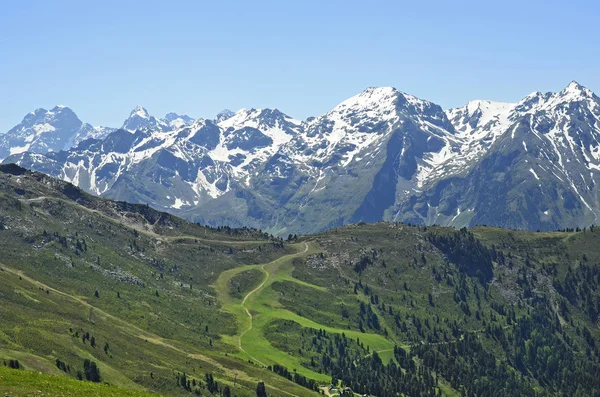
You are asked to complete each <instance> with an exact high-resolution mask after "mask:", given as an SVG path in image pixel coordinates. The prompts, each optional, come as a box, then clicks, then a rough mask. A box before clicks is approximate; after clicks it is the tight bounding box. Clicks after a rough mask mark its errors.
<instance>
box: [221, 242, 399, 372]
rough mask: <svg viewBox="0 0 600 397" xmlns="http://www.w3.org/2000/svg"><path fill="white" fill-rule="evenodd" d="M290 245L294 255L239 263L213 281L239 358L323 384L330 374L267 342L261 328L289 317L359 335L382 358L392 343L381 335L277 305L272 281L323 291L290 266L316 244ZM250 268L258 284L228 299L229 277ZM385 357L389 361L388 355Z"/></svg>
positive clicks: (322, 288) (325, 328)
mask: <svg viewBox="0 0 600 397" xmlns="http://www.w3.org/2000/svg"><path fill="white" fill-rule="evenodd" d="M293 246H294V248H296V249H297V253H295V254H289V255H286V256H284V257H281V258H279V259H277V260H275V261H273V262H270V263H267V264H264V265H249V266H241V267H238V268H235V269H231V270H227V271H225V272H223V273H221V275H220V276H219V278H218V279H217V281H216V283H215V290H216V291H218V299H219V300H220V301H221V302H222V304H223V306H222V309H223V310H225V311H227V312H229V313H232V314H233V315H235V317H236V320H237V324H238V332H237V333H236V335H233V336H231V337H228V338H224V340H225V341H227V342H229V343H230V344H232V345H234V346H237V347H238V348H239V349H240V353H239V356H240V357H244V358H247V359H249V360H252V361H254V362H256V363H258V364H261V365H263V366H269V365H273V364H279V365H283V366H285V367H287V368H288V369H289V370H291V371H296V372H297V373H299V374H300V375H304V376H306V377H308V378H312V379H315V380H318V381H320V382H324V383H327V382H328V381H330V380H331V377H330V376H327V375H324V374H319V373H316V372H313V371H311V370H309V369H307V368H305V367H303V366H302V364H301V362H300V360H299V358H298V357H294V356H291V355H289V354H287V353H286V352H284V351H281V350H278V349H276V348H274V347H273V346H272V345H271V344H270V343H269V341H268V340H267V339H266V338H265V336H264V329H265V327H266V326H267V325H268V324H269V323H270V322H271V321H272V320H274V319H284V320H291V321H294V322H296V323H298V324H300V325H301V326H303V327H308V328H314V329H317V330H318V329H323V330H325V331H327V332H329V333H338V334H342V333H344V334H346V336H348V337H350V338H360V340H361V341H363V343H364V344H365V345H367V346H369V348H370V349H371V350H375V351H382V352H384V356H383V357H384V358H385V357H386V355H385V353H387V352H390V351H392V350H393V346H394V345H393V344H392V342H390V341H388V340H387V339H385V338H384V337H382V336H381V335H375V334H364V333H361V332H357V331H352V330H347V329H341V328H332V327H328V326H325V325H322V324H319V323H316V322H314V321H312V320H310V319H307V318H305V317H302V316H299V315H298V314H296V313H294V312H291V311H290V310H287V309H285V308H283V307H282V306H281V305H280V304H278V297H277V292H276V291H274V290H273V289H272V288H271V287H272V285H273V283H276V282H284V281H285V282H293V283H298V284H300V285H302V286H305V287H309V288H312V289H313V290H314V293H315V294H317V296H318V294H319V293H325V292H326V291H327V289H326V288H324V287H322V286H317V285H313V284H310V283H307V282H304V281H301V280H298V279H296V278H294V277H293V276H292V272H293V266H292V264H291V263H292V261H293V259H294V258H299V257H303V256H308V255H313V254H315V253H318V252H320V251H319V249H318V247H317V246H316V244H315V243H313V242H310V241H309V242H303V243H298V244H294V245H293ZM251 269H259V270H260V271H261V272H263V274H264V279H263V281H262V282H261V284H260V285H259V286H258V287H256V288H255V289H253V290H252V291H250V292H248V293H247V294H246V295H245V297H244V298H243V299H241V300H240V299H235V298H232V297H231V296H230V294H229V293H228V291H229V289H228V288H227V286H228V284H229V283H230V281H231V279H232V278H234V277H235V276H236V275H238V274H240V273H242V272H245V271H248V270H251ZM387 357H388V361H389V355H388V356H387Z"/></svg>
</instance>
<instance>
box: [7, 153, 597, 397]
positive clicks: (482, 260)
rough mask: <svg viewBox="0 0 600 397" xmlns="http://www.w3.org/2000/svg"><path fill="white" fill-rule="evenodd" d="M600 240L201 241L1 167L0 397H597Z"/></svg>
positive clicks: (354, 234) (248, 233)
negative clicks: (154, 396)
mask: <svg viewBox="0 0 600 397" xmlns="http://www.w3.org/2000/svg"><path fill="white" fill-rule="evenodd" d="M599 283H600V230H598V229H597V228H595V227H593V226H591V227H588V228H583V229H565V230H561V231H555V232H527V231H517V230H509V229H499V228H491V227H483V226H481V227H473V228H470V229H465V228H463V229H455V228H452V227H439V226H411V225H409V224H403V223H396V222H390V223H388V222H379V223H371V224H367V223H358V224H354V225H347V226H342V227H338V228H334V229H331V230H328V231H325V232H321V233H318V234H311V235H292V234H290V235H288V236H285V237H277V236H273V235H270V234H268V233H265V232H262V231H261V230H257V229H251V228H230V227H206V226H202V225H199V224H195V223H190V222H188V221H185V220H183V219H180V218H177V217H175V216H173V215H169V214H167V213H165V212H160V211H156V210H154V209H152V208H151V207H149V206H148V205H144V204H130V203H126V202H119V201H112V200H109V199H106V198H100V197H96V196H92V195H90V194H88V193H85V192H84V191H82V190H80V189H79V188H77V187H75V186H74V185H72V184H70V183H68V182H64V181H61V180H58V179H55V178H52V177H49V176H47V175H45V174H42V173H39V172H32V171H28V170H26V169H24V168H21V167H19V166H16V165H14V164H7V165H2V166H0V394H1V393H3V395H8V396H12V397H16V396H150V395H162V396H190V397H191V396H207V397H208V396H220V397H221V396H222V397H232V396H239V397H242V396H248V397H251V396H258V397H264V396H281V397H289V396H302V397H304V396H307V397H308V396H316V395H318V394H322V395H326V396H328V397H333V396H340V397H350V396H354V395H356V396H358V395H361V396H363V395H367V396H427V397H437V396H597V395H600V377H599V376H598V374H600V329H599V328H598V316H599V314H600V292H599V289H598V284H599Z"/></svg>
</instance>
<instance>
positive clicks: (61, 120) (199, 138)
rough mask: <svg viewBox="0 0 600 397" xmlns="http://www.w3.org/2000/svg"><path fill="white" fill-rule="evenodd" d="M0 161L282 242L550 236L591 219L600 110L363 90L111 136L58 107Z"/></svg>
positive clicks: (579, 103) (139, 118)
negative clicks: (458, 231) (427, 233)
mask: <svg viewBox="0 0 600 397" xmlns="http://www.w3.org/2000/svg"><path fill="white" fill-rule="evenodd" d="M0 158H4V160H3V162H4V163H17V164H19V165H21V166H23V167H26V168H30V169H34V170H38V171H41V172H44V173H47V174H49V175H52V176H55V177H58V178H61V179H63V180H66V181H69V182H72V183H73V184H75V185H77V186H79V187H81V188H83V189H84V190H86V191H88V192H91V193H93V194H96V195H101V196H105V197H108V198H112V199H116V200H122V201H130V202H139V203H146V204H150V205H151V206H153V207H156V208H160V209H163V210H166V211H169V212H171V213H174V214H176V215H179V216H182V217H184V218H186V219H188V220H191V221H194V222H201V223H204V224H208V225H223V224H227V225H231V226H250V227H255V228H260V229H262V230H266V231H269V232H271V233H273V234H277V235H287V234H288V233H310V232H318V231H322V230H325V229H328V228H331V227H335V226H340V225H343V224H348V223H356V222H376V221H380V220H388V221H402V222H406V223H412V224H421V225H430V224H438V225H446V226H456V227H463V226H474V225H490V226H500V227H506V228H517V229H529V230H537V229H539V230H554V229H562V228H571V227H576V226H587V225H590V224H593V223H595V222H596V223H597V220H598V216H599V215H600V197H599V189H598V186H597V183H596V182H597V180H598V175H599V174H598V171H599V170H600V98H598V96H596V95H595V94H594V93H593V92H592V91H590V90H589V89H587V88H585V87H583V86H582V85H580V84H578V83H576V82H572V83H570V84H569V85H568V86H567V87H566V88H565V89H564V90H562V91H560V92H557V93H541V92H535V93H533V94H530V95H528V96H526V97H525V98H523V99H522V100H521V101H519V102H518V103H499V102H493V101H485V100H477V101H472V102H469V103H468V104H467V105H465V106H463V107H461V108H455V109H449V110H446V111H444V110H443V109H442V108H441V107H440V106H439V105H436V104H435V103H432V102H429V101H426V100H422V99H419V98H416V97H414V96H412V95H409V94H406V93H403V92H401V91H399V90H397V89H395V88H391V87H379V88H374V87H372V88H367V89H366V90H365V91H363V92H361V93H360V94H358V95H356V96H354V97H352V98H349V99H347V100H345V101H343V102H342V103H340V104H339V105H338V106H336V107H335V108H334V109H332V110H331V111H329V112H327V113H326V114H324V115H321V116H318V117H310V118H308V119H307V120H304V121H299V120H296V119H293V118H292V117H290V116H288V115H286V114H284V113H282V112H280V111H279V110H277V109H242V110H239V111H237V112H235V113H234V112H231V111H223V112H221V113H219V115H217V116H216V117H215V118H214V119H212V120H210V119H197V120H193V119H192V118H191V117H188V116H179V115H177V114H174V113H169V114H168V115H166V116H165V117H164V118H161V119H158V118H155V117H153V116H151V115H149V114H148V112H147V111H146V110H145V109H144V108H143V107H141V106H138V107H137V108H136V109H134V110H133V111H132V112H131V114H130V117H129V118H128V119H127V120H126V121H125V122H124V123H123V125H122V127H121V128H119V129H111V128H103V127H91V126H90V125H89V124H86V123H82V122H81V121H80V120H79V119H78V118H77V116H75V114H74V113H73V112H72V111H71V110H70V109H68V108H65V107H56V108H54V109H52V110H51V111H46V110H43V109H38V110H37V111H35V112H33V113H30V114H29V115H27V116H26V117H25V118H24V119H23V122H22V123H21V124H20V125H18V126H16V127H15V128H13V129H12V130H11V131H9V132H8V133H7V134H5V135H3V136H0Z"/></svg>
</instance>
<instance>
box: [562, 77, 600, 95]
mask: <svg viewBox="0 0 600 397" xmlns="http://www.w3.org/2000/svg"><path fill="white" fill-rule="evenodd" d="M562 93H563V94H575V95H579V96H585V97H590V96H592V95H593V93H592V91H591V90H589V89H588V88H586V87H584V86H582V85H581V84H579V83H578V82H576V81H575V80H573V81H571V82H570V83H569V85H568V86H567V88H565V89H564V90H563V91H562Z"/></svg>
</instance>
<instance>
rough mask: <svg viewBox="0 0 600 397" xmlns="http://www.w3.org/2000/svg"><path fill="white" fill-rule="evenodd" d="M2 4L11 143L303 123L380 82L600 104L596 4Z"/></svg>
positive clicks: (440, 91)
mask: <svg viewBox="0 0 600 397" xmlns="http://www.w3.org/2000/svg"><path fill="white" fill-rule="evenodd" d="M1 3H2V5H1V7H0V131H2V132H5V131H7V130H8V129H9V128H11V127H12V126H14V125H15V124H17V123H19V122H20V121H21V119H22V118H23V116H24V115H25V114H26V113H28V112H30V111H32V110H34V109H36V108H38V107H44V108H50V107H53V106H54V105H56V104H63V105H67V106H69V107H71V108H72V109H73V110H74V111H75V112H76V113H77V114H78V115H79V117H80V118H81V119H82V120H83V121H87V122H90V123H92V124H94V125H108V126H120V124H121V123H122V121H123V120H124V119H125V118H126V117H127V116H128V114H129V112H130V110H131V109H133V108H134V107H135V106H136V105H137V104H142V105H143V106H145V107H146V108H147V109H148V111H149V112H150V113H151V114H153V115H156V116H160V117H162V116H163V115H164V114H165V113H167V112H169V111H175V112H178V113H186V114H189V115H190V116H192V117H211V118H212V117H213V116H214V115H215V114H216V113H217V112H218V111H220V110H221V109H223V108H229V109H232V110H237V109H239V108H242V107H256V108H258V107H277V108H278V109H280V110H281V111H283V112H285V113H287V114H289V115H291V116H293V117H296V118H299V119H304V118H306V117H308V116H311V115H319V114H322V113H325V112H326V111H328V110H329V109H331V108H332V107H334V106H335V105H336V104H337V103H339V102H341V101H342V100H344V99H346V98H347V97H350V96H352V95H354V94H356V93H358V92H360V91H362V90H363V89H364V88H366V87H368V86H394V87H396V88H398V89H400V90H402V91H405V92H408V93H411V94H413V95H416V96H418V97H420V98H424V99H428V100H431V101H433V102H436V103H438V104H440V105H441V106H443V107H444V108H448V107H454V106H460V105H462V104H464V103H466V102H467V101H469V100H473V99H491V100H499V101H517V100H519V99H521V98H522V97H524V96H525V95H527V94H529V93H531V92H533V91H557V90H561V89H562V88H564V87H565V86H567V85H568V83H569V82H570V81H571V80H577V81H578V82H579V83H581V84H583V85H585V86H587V87H588V88H590V89H592V90H595V91H596V92H600V62H599V61H600V23H599V22H600V21H599V20H600V5H599V4H598V2H597V1H593V0H588V1H577V0H574V1H568V2H567V1H553V0H546V1H537V0H522V1H511V0H507V1H485V0H480V1H477V2H471V1H415V0H412V1H400V0H397V1H376V0H369V1H367V0H363V1H352V0H346V1H333V0H329V1H328V0H319V1H313V0H302V1H300V0H294V1H292V0H278V1H249V0H248V1H227V0H222V1H200V0H197V1H177V0H171V1H150V0H147V1H134V0H122V1H111V0H102V1H94V2H92V1H81V0H77V1H66V0H64V1H63V0H53V1H42V0H40V1H31V0H2V1H1Z"/></svg>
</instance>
